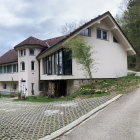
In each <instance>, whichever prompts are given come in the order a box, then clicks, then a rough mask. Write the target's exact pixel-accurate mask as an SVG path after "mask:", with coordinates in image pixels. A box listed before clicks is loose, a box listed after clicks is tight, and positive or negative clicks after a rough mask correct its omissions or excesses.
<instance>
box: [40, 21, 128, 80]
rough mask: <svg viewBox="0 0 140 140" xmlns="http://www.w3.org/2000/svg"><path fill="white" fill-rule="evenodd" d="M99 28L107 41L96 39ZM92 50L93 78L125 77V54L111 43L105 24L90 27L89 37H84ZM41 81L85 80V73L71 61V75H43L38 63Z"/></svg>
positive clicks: (119, 45)
mask: <svg viewBox="0 0 140 140" xmlns="http://www.w3.org/2000/svg"><path fill="white" fill-rule="evenodd" d="M97 28H101V29H104V30H107V31H108V35H109V40H108V41H106V40H101V39H97V37H96V29H97ZM84 38H85V40H86V41H87V43H89V44H90V45H91V46H92V47H93V49H92V52H93V55H92V57H93V59H94V60H95V63H96V64H95V65H93V67H92V76H93V78H117V77H122V76H126V75H127V52H126V50H125V49H124V46H122V45H121V44H120V43H115V42H113V33H112V32H111V31H110V28H109V27H108V26H106V25H105V24H103V23H102V24H98V25H96V26H95V25H94V26H92V27H91V37H84ZM40 65H41V67H40V79H41V80H61V79H87V78H88V77H87V74H86V72H85V71H84V70H83V69H82V66H81V65H79V64H78V63H76V61H75V60H74V59H73V61H72V75H71V76H65V75H63V76H61V75H60V76H59V75H47V74H43V63H42V59H41V61H40Z"/></svg>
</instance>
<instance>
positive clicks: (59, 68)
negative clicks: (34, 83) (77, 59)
mask: <svg viewBox="0 0 140 140" xmlns="http://www.w3.org/2000/svg"><path fill="white" fill-rule="evenodd" d="M71 55H72V51H71V50H69V51H68V50H67V51H65V50H64V49H60V50H59V51H57V52H55V53H54V54H51V55H50V56H48V57H46V58H44V59H43V66H44V74H48V75H52V74H56V75H57V74H58V75H71V74H72V59H71Z"/></svg>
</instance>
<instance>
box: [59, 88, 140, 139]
mask: <svg viewBox="0 0 140 140" xmlns="http://www.w3.org/2000/svg"><path fill="white" fill-rule="evenodd" d="M59 139H61V140H140V88H139V89H137V90H135V91H134V92H132V93H129V94H126V95H124V96H122V97H121V98H119V99H118V100H117V101H115V102H113V103H112V104H110V105H109V106H107V107H106V108H104V109H103V110H101V111H99V112H98V113H96V114H94V115H93V116H92V117H90V118H89V119H88V120H86V121H85V122H83V123H82V124H80V125H79V126H77V127H75V128H74V129H73V130H71V131H69V132H68V133H66V134H64V135H63V136H62V137H60V138H59Z"/></svg>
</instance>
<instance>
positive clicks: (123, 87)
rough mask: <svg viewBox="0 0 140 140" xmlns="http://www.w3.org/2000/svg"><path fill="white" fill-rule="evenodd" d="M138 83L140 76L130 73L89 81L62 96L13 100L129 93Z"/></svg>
mask: <svg viewBox="0 0 140 140" xmlns="http://www.w3.org/2000/svg"><path fill="white" fill-rule="evenodd" d="M139 84H140V77H138V76H135V75H134V74H133V73H130V74H129V75H128V76H127V77H121V78H117V79H108V80H102V81H98V82H96V83H91V84H89V85H86V86H82V87H81V88H80V89H79V90H78V91H76V92H75V93H72V94H70V95H69V96H66V97H63V98H48V97H39V96H38V97H36V96H35V97H28V98H27V99H25V100H19V99H16V100H15V101H29V102H54V101H68V100H72V99H75V98H93V97H100V96H106V95H109V94H111V93H118V94H119V93H120V94H124V93H129V92H131V91H133V90H134V89H135V88H137V87H138V86H139Z"/></svg>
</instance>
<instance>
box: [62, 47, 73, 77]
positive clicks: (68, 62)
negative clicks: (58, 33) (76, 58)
mask: <svg viewBox="0 0 140 140" xmlns="http://www.w3.org/2000/svg"><path fill="white" fill-rule="evenodd" d="M71 57H72V51H71V50H68V49H67V50H66V51H64V55H63V65H64V66H63V67H64V74H65V75H71V74H72V58H71Z"/></svg>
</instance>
